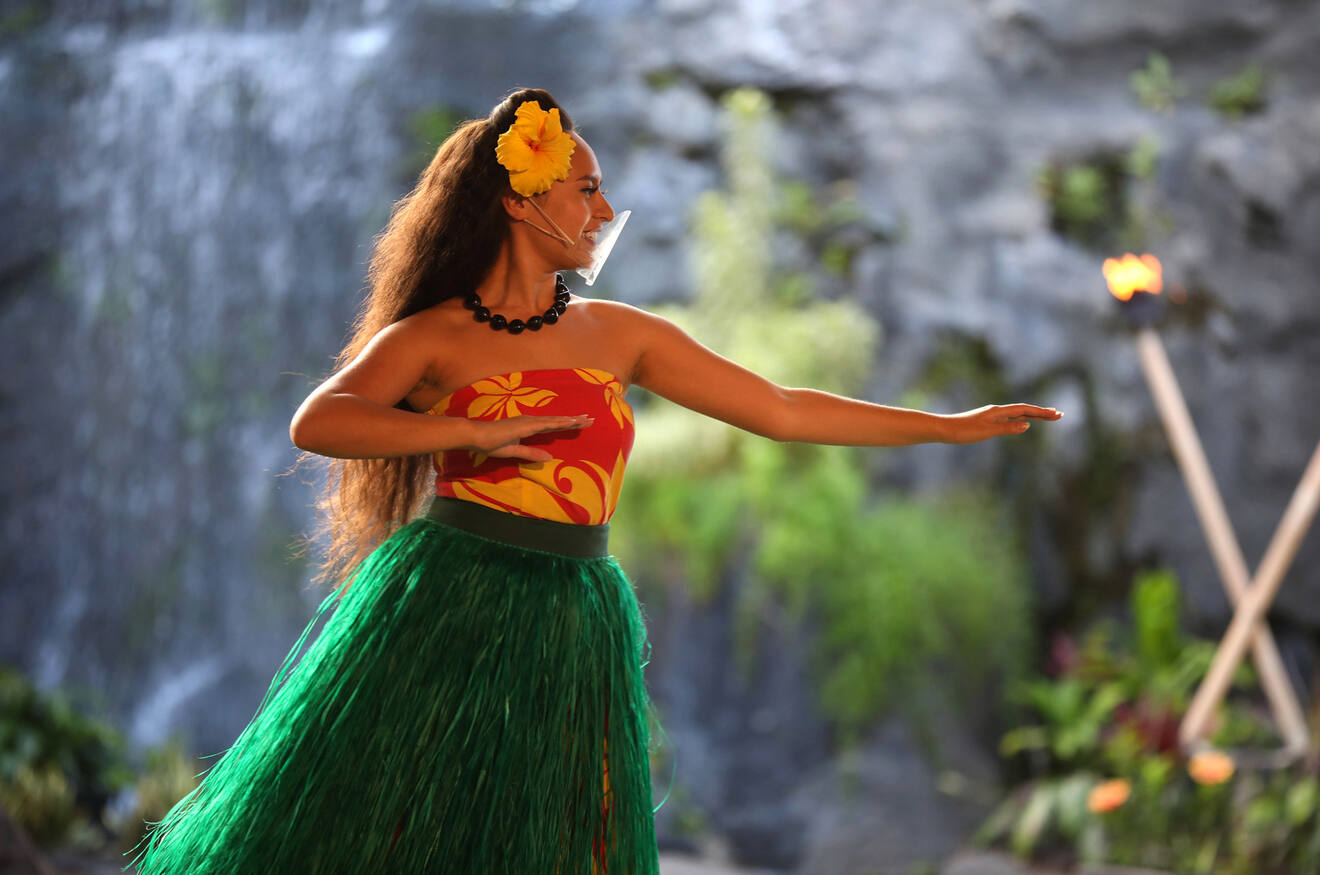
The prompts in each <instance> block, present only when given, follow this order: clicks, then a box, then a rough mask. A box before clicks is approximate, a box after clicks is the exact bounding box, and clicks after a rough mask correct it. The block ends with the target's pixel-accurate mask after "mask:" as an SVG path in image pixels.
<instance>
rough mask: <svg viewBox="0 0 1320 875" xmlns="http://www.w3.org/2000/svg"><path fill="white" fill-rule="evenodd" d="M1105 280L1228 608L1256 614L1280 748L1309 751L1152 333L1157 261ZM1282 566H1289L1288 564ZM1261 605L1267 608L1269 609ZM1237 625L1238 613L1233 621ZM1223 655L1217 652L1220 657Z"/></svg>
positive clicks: (1207, 704)
mask: <svg viewBox="0 0 1320 875" xmlns="http://www.w3.org/2000/svg"><path fill="white" fill-rule="evenodd" d="M1103 272H1104V275H1105V281H1106V282H1107V283H1108V285H1109V291H1110V292H1111V293H1112V294H1113V296H1114V297H1115V298H1116V299H1117V300H1118V301H1119V307H1120V309H1121V310H1122V311H1123V314H1124V316H1125V317H1127V320H1128V322H1129V324H1130V325H1131V326H1132V328H1133V329H1134V330H1135V332H1136V342H1137V353H1138V357H1139V359H1140V361H1141V368H1142V371H1143V372H1144V373H1145V376H1146V382H1147V384H1148V385H1149V386H1150V391H1151V395H1152V396H1153V397H1154V399H1155V406H1156V408H1157V409H1158V410H1159V413H1160V419H1161V420H1162V421H1163V424H1164V430H1165V433H1166V434H1167V435H1168V437H1169V443H1170V445H1171V447H1172V448H1173V454H1174V458H1175V459H1177V462H1178V467H1179V468H1180V469H1181V471H1182V476H1183V481H1184V482H1185V483H1186V484H1187V491H1188V493H1189V494H1190V495H1191V498H1192V505H1193V507H1194V508H1195V510H1196V515H1197V518H1198V519H1199V520H1200V523H1201V529H1202V531H1204V533H1205V537H1206V541H1207V543H1208V545H1209V547H1210V553H1211V556H1212V558H1213V559H1214V563H1215V566H1216V567H1217V568H1218V570H1219V576H1220V578H1221V580H1222V582H1223V585H1224V589H1225V591H1226V592H1227V594H1228V597H1229V600H1230V601H1231V602H1232V604H1233V605H1234V606H1235V608H1236V607H1237V606H1239V605H1251V606H1255V607H1254V609H1253V613H1254V619H1251V622H1250V624H1249V625H1247V626H1246V627H1245V628H1243V629H1242V630H1241V633H1240V636H1241V639H1242V640H1241V648H1245V647H1246V645H1247V644H1248V643H1249V644H1250V646H1251V652H1252V657H1253V660H1254V661H1255V663H1256V667H1257V669H1258V670H1259V673H1260V680H1261V686H1262V687H1263V688H1264V690H1265V695H1266V697H1267V698H1268V699H1269V703H1270V709H1271V711H1272V712H1273V714H1274V719H1275V721H1276V722H1277V724H1278V726H1279V730H1280V734H1281V735H1282V737H1283V739H1284V743H1285V746H1286V748H1287V749H1288V750H1289V751H1290V752H1295V753H1299V752H1301V751H1302V750H1304V749H1305V748H1306V747H1307V745H1308V744H1309V736H1308V733H1307V729H1306V719H1305V717H1304V716H1303V715H1302V709H1301V706H1300V705H1299V704H1298V701H1297V696H1296V694H1295V693H1294V691H1293V688H1292V685H1291V684H1290V683H1289V682H1288V675H1287V673H1286V671H1285V670H1284V667H1283V661H1282V660H1281V659H1280V658H1279V650H1278V647H1277V646H1276V645H1275V643H1274V636H1273V635H1272V634H1271V633H1270V630H1269V627H1268V626H1266V625H1265V624H1264V623H1263V622H1261V619H1262V617H1263V616H1264V610H1263V608H1262V607H1261V606H1260V605H1259V604H1258V603H1259V602H1260V601H1261V599H1260V598H1259V596H1261V595H1262V592H1263V591H1261V588H1260V587H1259V586H1256V587H1253V586H1252V585H1251V583H1250V575H1249V574H1248V572H1247V564H1246V562H1245V560H1244V559H1243V557H1242V548H1241V546H1239V544H1238V540H1237V536H1236V535H1235V534H1234V532H1233V526H1232V523H1231V522H1230V521H1229V518H1228V512H1227V511H1226V510H1225V508H1224V501H1223V498H1221V497H1220V494H1219V488H1218V487H1217V486H1216V485H1215V479H1214V476H1213V475H1212V474H1211V473H1210V465H1209V463H1208V462H1207V461H1206V457H1205V451H1204V450H1203V449H1202V447H1201V440H1200V438H1199V437H1198V436H1197V433H1196V427H1195V425H1193V423H1192V417H1191V414H1190V413H1188V411H1187V403H1186V402H1185V401H1184V399H1183V394H1182V390H1181V389H1180V388H1179V386H1178V379H1177V377H1176V376H1175V375H1174V373H1173V368H1172V367H1171V366H1170V365H1169V358H1168V356H1167V355H1166V354H1165V351H1164V344H1163V343H1162V342H1161V341H1160V337H1159V334H1157V333H1156V331H1155V328H1154V325H1155V323H1156V322H1157V321H1158V320H1159V318H1160V316H1161V315H1162V313H1163V310H1164V306H1163V300H1164V299H1163V297H1161V295H1160V293H1161V292H1162V291H1163V288H1164V282H1163V275H1162V270H1161V267H1160V262H1159V259H1157V258H1156V257H1155V256H1153V255H1142V256H1141V257H1137V256H1135V255H1133V254H1131V253H1128V254H1127V255H1124V256H1123V258H1121V259H1114V258H1109V259H1106V260H1105V262H1104V267H1103ZM1316 458H1317V459H1320V452H1317V457H1316ZM1311 467H1312V468H1315V469H1316V473H1317V474H1318V475H1320V465H1317V464H1314V462H1313V464H1312V466H1311ZM1308 472H1309V469H1308ZM1294 528H1295V527H1294ZM1303 528H1305V527H1304V526H1303ZM1298 540H1300V539H1298ZM1271 546H1272V545H1271ZM1295 551H1296V547H1294V548H1293V552H1295ZM1278 564H1279V563H1278V562H1275V563H1274V565H1278ZM1283 564H1284V565H1285V566H1286V564H1287V563H1286V561H1285V562H1284V563H1283ZM1272 567H1273V566H1272ZM1280 577H1281V575H1280ZM1263 582H1264V581H1262V583H1263ZM1273 589H1274V591H1275V592H1277V589H1278V582H1277V581H1275V582H1274V586H1273ZM1272 595H1273V593H1271V594H1270V596H1266V599H1268V598H1271V597H1272ZM1265 604H1268V601H1266V602H1265ZM1240 617H1241V613H1240V612H1239V615H1238V617H1236V618H1235V619H1239V618H1240ZM1241 648H1239V649H1238V652H1237V660H1240V659H1241V657H1242V655H1243V654H1242V649H1241ZM1223 649H1224V648H1223V647H1222V646H1221V651H1222V650H1223ZM1219 655H1220V654H1219V653H1217V654H1216V665H1218V664H1219ZM1237 660H1235V661H1234V662H1233V663H1232V664H1231V665H1229V666H1228V671H1227V673H1223V674H1224V676H1223V677H1222V678H1220V679H1219V680H1222V683H1220V682H1219V680H1217V681H1216V683H1215V686H1214V687H1210V685H1209V684H1208V683H1205V684H1202V688H1201V689H1200V690H1198V693H1197V698H1196V699H1195V700H1194V701H1193V703H1192V706H1191V708H1189V710H1188V713H1187V715H1186V717H1185V718H1184V719H1183V722H1182V726H1181V727H1180V728H1179V740H1180V741H1181V742H1182V744H1183V745H1184V746H1188V745H1191V744H1193V743H1194V742H1195V741H1196V740H1197V739H1199V738H1200V737H1201V736H1202V735H1203V734H1204V732H1205V729H1206V724H1207V723H1208V718H1209V715H1210V712H1211V711H1212V710H1213V708H1214V706H1215V705H1217V704H1219V702H1221V701H1223V697H1224V696H1225V695H1226V694H1227V692H1228V680H1229V679H1230V677H1231V674H1232V670H1233V668H1234V667H1236V665H1237ZM1221 673H1222V672H1221ZM1215 676H1216V674H1215V670H1214V669H1213V668H1212V669H1211V672H1210V674H1209V675H1207V677H1206V681H1207V682H1208V681H1210V680H1211V679H1213V678H1215Z"/></svg>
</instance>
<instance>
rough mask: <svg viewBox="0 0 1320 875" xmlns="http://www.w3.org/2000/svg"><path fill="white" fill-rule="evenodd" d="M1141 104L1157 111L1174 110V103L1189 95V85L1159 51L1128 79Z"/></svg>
mask: <svg viewBox="0 0 1320 875" xmlns="http://www.w3.org/2000/svg"><path fill="white" fill-rule="evenodd" d="M1128 81H1129V82H1130V84H1131V86H1132V93H1133V94H1135V95H1136V96H1137V100H1139V101H1141V105H1142V106H1144V107H1146V108H1147V109H1151V110H1154V111H1155V112H1172V111H1173V107H1174V104H1176V103H1177V102H1178V101H1179V100H1181V99H1182V98H1184V97H1186V96H1187V86H1186V85H1184V84H1183V83H1182V82H1181V81H1180V80H1179V79H1178V78H1177V77H1176V76H1174V74H1173V65H1172V64H1170V63H1169V59H1168V58H1167V57H1165V56H1164V55H1163V54H1161V53H1159V52H1152V53H1151V54H1150V55H1149V56H1148V57H1147V58H1146V66H1145V67H1144V68H1143V69H1141V70H1136V71H1134V72H1133V73H1132V75H1131V76H1130V77H1129V80H1128Z"/></svg>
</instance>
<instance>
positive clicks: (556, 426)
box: [506, 413, 596, 437]
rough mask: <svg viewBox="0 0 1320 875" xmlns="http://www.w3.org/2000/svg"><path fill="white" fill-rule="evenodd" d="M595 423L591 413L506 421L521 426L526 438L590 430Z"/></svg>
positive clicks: (521, 417) (520, 429)
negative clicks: (577, 429)
mask: <svg viewBox="0 0 1320 875" xmlns="http://www.w3.org/2000/svg"><path fill="white" fill-rule="evenodd" d="M595 421H596V419H595V417H593V416H592V415H591V414H589V413H579V414H577V415H576V416H514V417H510V418H509V419H508V420H506V422H516V423H517V424H518V425H519V426H520V428H519V429H518V431H519V432H521V433H522V435H523V436H524V437H525V436H527V435H532V434H540V433H541V432H546V431H568V430H570V429H574V428H590V427H591V425H592V423H594V422H595Z"/></svg>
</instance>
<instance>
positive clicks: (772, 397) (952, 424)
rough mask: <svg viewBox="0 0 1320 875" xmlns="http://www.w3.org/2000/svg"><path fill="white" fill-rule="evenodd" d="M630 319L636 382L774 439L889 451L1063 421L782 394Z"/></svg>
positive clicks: (639, 318)
mask: <svg viewBox="0 0 1320 875" xmlns="http://www.w3.org/2000/svg"><path fill="white" fill-rule="evenodd" d="M630 309H632V308H630ZM632 314H633V315H631V316H630V318H631V319H632V320H633V321H634V323H635V326H636V328H635V330H636V332H637V333H636V336H637V338H638V342H639V344H640V348H639V352H638V357H637V365H636V369H635V371H634V373H633V382H634V383H636V384H637V385H639V386H641V387H642V388H644V389H647V390H649V391H652V392H654V393H656V394H657V395H660V396H662V397H664V398H668V399H669V400H670V401H673V402H674V403H676V404H681V405H683V406H684V407H688V408H690V409H692V410H695V411H697V412H698V413H704V414H706V415H707V416H713V417H715V418H716V419H720V420H723V421H724V422H727V423H729V424H730V425H734V426H737V427H738V428H742V429H745V430H747V431H750V432H753V433H755V434H759V435H763V436H765V437H768V438H772V439H774V440H778V441H803V442H806V443H816V444H841V445H846V446H887V447H897V446H907V445H909V444H919V443H928V442H944V443H972V442H975V441H980V440H985V439H986V438H990V437H995V436H996V435H1004V434H1020V433H1022V432H1024V431H1026V430H1027V428H1028V427H1029V423H1028V420H1031V419H1041V420H1056V419H1058V418H1059V417H1061V416H1062V415H1063V414H1062V413H1059V412H1058V411H1056V410H1053V409H1051V408H1046V407H1037V406H1035V405H1032V404H1003V405H994V404H992V405H987V406H985V407H981V408H978V409H976V410H970V411H967V412H966V413H957V414H938V413H926V412H924V411H921V410H909V409H906V408H903V407H888V406H886V405H883V404H872V403H870V402H867V401H858V400H856V399H854V398H845V397H843V396H841V395H834V394H832V393H829V392H822V391H819V390H816V389H790V388H785V387H783V386H780V385H777V384H776V383H773V382H771V381H770V380H767V379H766V378H764V377H762V376H760V375H759V374H756V373H754V372H752V371H749V370H747V369H746V368H744V367H742V366H741V365H739V364H737V363H735V362H732V361H730V360H729V359H726V358H725V357H723V356H721V355H719V354H718V353H716V352H713V351H712V350H710V349H707V348H706V347H704V346H702V345H701V344H700V343H698V342H697V341H695V340H693V339H692V338H691V337H690V336H689V335H688V334H687V333H686V332H684V331H683V330H682V329H680V328H679V327H678V326H676V325H674V324H673V323H672V322H670V321H668V320H667V319H663V318H661V317H659V316H656V315H654V314H651V313H646V312H645V311H642V310H636V309H633V310H632Z"/></svg>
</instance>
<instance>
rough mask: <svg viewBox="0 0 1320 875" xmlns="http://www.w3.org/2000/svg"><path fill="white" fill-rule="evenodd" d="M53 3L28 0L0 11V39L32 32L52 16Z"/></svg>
mask: <svg viewBox="0 0 1320 875" xmlns="http://www.w3.org/2000/svg"><path fill="white" fill-rule="evenodd" d="M50 13H51V5H50V4H49V3H43V2H40V0H26V2H24V3H20V4H18V5H17V6H15V7H13V8H11V9H9V10H7V11H5V12H3V13H0V39H3V38H6V37H20V36H23V35H24V34H27V33H31V32H32V31H34V30H36V29H37V28H38V27H40V26H41V25H43V24H45V23H46V21H47V20H48V19H49V18H50Z"/></svg>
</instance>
